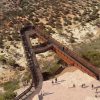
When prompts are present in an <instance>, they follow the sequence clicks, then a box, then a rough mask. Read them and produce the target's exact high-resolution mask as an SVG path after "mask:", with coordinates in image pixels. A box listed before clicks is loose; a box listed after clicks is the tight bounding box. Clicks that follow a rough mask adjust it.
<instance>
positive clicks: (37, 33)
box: [14, 26, 100, 100]
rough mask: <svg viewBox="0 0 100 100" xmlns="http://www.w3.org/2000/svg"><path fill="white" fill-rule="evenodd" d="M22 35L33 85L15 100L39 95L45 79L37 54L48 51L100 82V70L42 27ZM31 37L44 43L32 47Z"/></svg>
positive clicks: (34, 28)
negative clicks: (45, 32) (43, 30)
mask: <svg viewBox="0 0 100 100" xmlns="http://www.w3.org/2000/svg"><path fill="white" fill-rule="evenodd" d="M20 33H21V37H22V41H23V47H24V51H25V54H26V58H27V63H28V66H29V68H30V71H31V74H32V83H31V85H30V87H29V88H28V89H27V90H25V91H24V92H23V93H21V94H20V95H19V96H17V97H16V98H15V99H14V100H27V98H28V100H31V99H32V98H33V97H34V96H35V94H37V93H39V91H40V90H41V88H42V81H43V78H42V74H41V71H40V68H39V65H38V62H37V59H36V56H35V54H38V53H42V52H45V51H48V50H53V51H54V52H55V53H56V54H57V55H58V56H59V57H60V58H61V59H62V60H64V61H65V62H66V63H68V64H70V65H73V66H76V67H77V68H79V69H80V70H82V71H83V72H85V73H87V74H88V75H90V76H92V77H94V78H96V79H97V80H100V70H98V69H97V68H96V67H95V66H93V65H92V64H90V63H89V62H87V61H86V60H84V59H83V58H81V57H79V56H78V55H77V54H76V53H75V52H73V51H71V50H70V49H68V48H67V47H65V46H64V45H62V44H61V43H59V42H58V41H56V40H55V39H53V38H52V37H51V36H50V35H46V34H44V33H43V32H42V30H41V28H40V27H38V26H36V27H33V26H27V27H24V28H22V30H21V32H20ZM30 37H31V38H36V37H38V38H39V39H40V40H42V41H43V42H44V43H42V44H40V45H36V46H32V44H31V42H30Z"/></svg>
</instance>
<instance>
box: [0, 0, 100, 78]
mask: <svg viewBox="0 0 100 100" xmlns="http://www.w3.org/2000/svg"><path fill="white" fill-rule="evenodd" d="M99 6H100V0H82V1H81V0H41V1H40V0H0V7H1V9H0V22H2V23H0V62H2V59H3V60H5V59H6V60H7V61H8V60H10V59H11V61H15V63H16V64H18V65H19V66H22V67H24V68H27V63H26V59H25V55H24V50H23V47H22V43H21V38H20V34H19V31H20V29H21V28H22V27H23V26H24V25H25V24H26V23H33V24H41V23H42V24H43V25H44V26H45V29H44V30H43V31H44V32H47V34H49V35H52V37H53V38H55V39H56V40H58V41H59V42H61V43H62V44H64V45H65V46H67V47H69V48H71V49H73V47H74V46H79V45H80V44H81V43H83V44H84V43H91V41H94V40H96V39H97V38H98V37H99V36H100V32H99V31H100V30H99V25H100V8H99ZM37 41H38V40H32V43H33V44H34V45H35V44H37ZM95 48H96V47H95ZM43 55H44V56H45V57H46V56H47V55H49V54H48V53H47V55H46V53H44V54H43ZM4 58H5V59H4ZM38 58H39V59H40V61H41V60H42V57H41V56H39V55H38ZM51 58H52V57H51ZM6 60H5V61H6ZM11 61H10V63H11ZM1 66H5V68H8V69H9V68H12V67H11V66H9V64H8V63H5V64H4V65H1ZM13 67H14V66H13ZM2 69H3V68H1V69H0V71H1V72H2ZM8 69H7V70H8ZM5 70H6V69H3V72H5V73H6V71H5ZM9 72H10V71H9ZM15 72H16V71H15ZM12 73H13V72H12ZM11 77H12V76H11Z"/></svg>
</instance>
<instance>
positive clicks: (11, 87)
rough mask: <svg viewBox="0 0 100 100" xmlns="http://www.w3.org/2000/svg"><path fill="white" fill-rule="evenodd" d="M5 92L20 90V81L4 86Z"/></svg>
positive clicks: (10, 82) (7, 83)
mask: <svg viewBox="0 0 100 100" xmlns="http://www.w3.org/2000/svg"><path fill="white" fill-rule="evenodd" d="M3 87H4V90H6V91H14V90H16V89H18V88H19V81H17V80H13V81H9V82H6V83H4V84H3Z"/></svg>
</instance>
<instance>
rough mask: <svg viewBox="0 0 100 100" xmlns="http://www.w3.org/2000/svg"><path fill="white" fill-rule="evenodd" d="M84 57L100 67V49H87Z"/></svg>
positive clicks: (83, 54)
mask: <svg viewBox="0 0 100 100" xmlns="http://www.w3.org/2000/svg"><path fill="white" fill-rule="evenodd" d="M82 57H83V58H85V59H86V60H88V61H90V62H91V63H93V64H94V65H95V66H96V67H100V52H98V51H85V52H84V53H82Z"/></svg>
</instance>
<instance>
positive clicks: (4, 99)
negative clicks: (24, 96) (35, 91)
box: [0, 91, 17, 100]
mask: <svg viewBox="0 0 100 100" xmlns="http://www.w3.org/2000/svg"><path fill="white" fill-rule="evenodd" d="M16 95H17V94H16V93H14V92H13V91H7V92H5V93H4V94H0V100H13V99H14V98H15V97H16Z"/></svg>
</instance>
